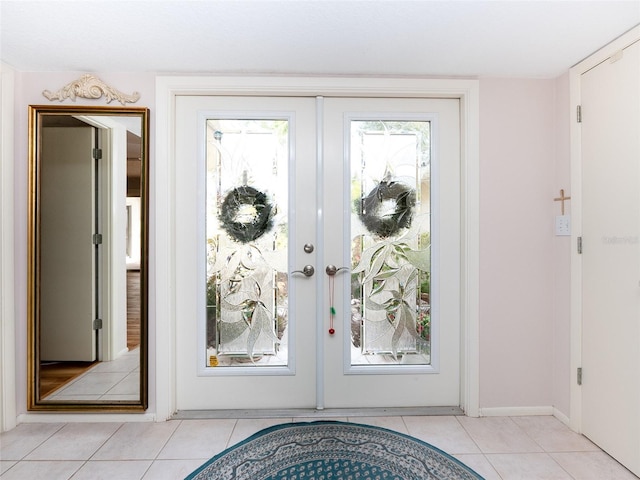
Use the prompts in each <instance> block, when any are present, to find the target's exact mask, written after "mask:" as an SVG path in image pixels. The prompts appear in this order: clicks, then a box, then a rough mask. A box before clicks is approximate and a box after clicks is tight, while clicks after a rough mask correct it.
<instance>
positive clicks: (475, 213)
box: [150, 76, 479, 420]
mask: <svg viewBox="0 0 640 480" xmlns="http://www.w3.org/2000/svg"><path fill="white" fill-rule="evenodd" d="M178 95H234V96H238V95H260V96H338V97H339V96H345V97H408V98H459V99H460V105H461V151H462V158H461V169H462V177H463V188H462V191H463V193H462V196H463V198H462V199H461V201H462V225H461V230H462V259H461V261H462V268H461V270H462V273H461V278H462V282H461V283H462V285H461V289H462V302H461V356H462V359H461V385H460V391H461V398H460V405H461V407H462V408H463V410H464V411H465V413H466V414H467V415H469V416H478V414H479V325H478V324H479V313H478V312H479V278H478V277H479V208H478V203H479V202H478V200H479V87H478V81H477V80H443V79H437V80H428V79H390V78H342V77H341V78H337V77H335V78H333V77H332V78H329V77H327V78H324V77H223V76H220V77H174V76H168V77H158V78H157V80H156V111H157V122H158V123H157V129H156V131H157V144H156V145H157V151H156V157H155V160H156V163H155V169H154V172H155V178H154V179H153V180H154V181H153V182H152V185H154V190H153V191H152V192H151V203H152V205H154V206H155V212H153V213H154V215H153V218H155V225H154V233H155V245H153V249H154V250H155V252H154V253H155V254H154V255H153V257H154V258H155V259H156V264H155V269H154V270H155V275H152V276H151V278H154V279H155V285H153V284H152V285H151V288H153V289H154V290H155V292H156V295H155V302H154V303H153V304H151V305H150V311H151V312H152V315H155V318H156V329H155V330H156V352H162V354H158V353H156V358H155V372H152V375H153V374H154V373H155V384H156V391H155V406H156V419H157V420H164V419H168V418H169V417H170V416H171V415H172V414H173V413H174V412H175V407H176V395H175V385H176V368H175V366H176V352H175V346H174V344H173V338H174V336H175V332H176V328H177V324H176V316H175V290H174V287H173V285H174V278H175V277H174V274H175V251H176V248H177V245H176V241H175V236H174V233H173V232H175V218H176V215H177V214H178V212H176V209H175V198H176V190H175V184H174V180H173V179H174V173H175V171H176V168H179V161H178V159H177V158H176V152H175V142H174V131H175V110H174V109H175V97H176V96H178ZM152 365H153V362H152Z"/></svg>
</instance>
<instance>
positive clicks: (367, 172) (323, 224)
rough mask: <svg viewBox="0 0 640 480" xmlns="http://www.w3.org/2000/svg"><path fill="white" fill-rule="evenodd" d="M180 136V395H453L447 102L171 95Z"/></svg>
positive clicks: (369, 402)
mask: <svg viewBox="0 0 640 480" xmlns="http://www.w3.org/2000/svg"><path fill="white" fill-rule="evenodd" d="M175 148H176V152H175V155H176V158H177V159H179V161H178V162H177V165H178V167H177V171H176V172H175V183H176V194H177V198H176V211H177V212H178V215H177V217H176V224H177V228H176V232H175V235H176V245H178V249H177V252H176V266H177V267H176V272H175V276H176V315H177V326H178V328H177V331H176V352H177V370H176V381H177V388H176V391H177V401H176V404H177V408H178V410H193V409H239V408H242V409H246V408H314V407H318V408H324V407H384V406H389V407H391V406H427V405H456V406H457V405H459V404H460V398H459V397H460V392H459V384H460V365H459V361H460V360H459V357H460V349H459V345H460V313H459V310H460V307H459V305H460V277H459V275H460V231H459V228H460V137H459V102H458V101H457V100H414V99H411V100H409V99H404V100H399V99H395V100H391V99H387V100H384V99H337V98H334V99H323V98H296V97H271V98H266V97H222V96H218V97H213V96H211V97H210V96H178V97H177V100H176V147H175ZM365 165H368V167H367V168H361V167H363V166H365ZM374 200H375V201H378V200H381V202H380V204H379V205H377V206H375V205H374V204H372V203H370V201H374ZM367 202H369V203H367ZM365 205H366V208H364V206H365ZM363 208H364V210H366V212H368V213H369V215H368V216H367V215H366V214H365V215H361V214H359V213H358V212H360V213H363V212H364V211H363ZM366 212H364V213H366ZM370 221H373V223H374V224H376V225H377V227H373V230H367V227H366V225H367V222H369V223H370ZM381 252H382V253H381ZM363 259H366V261H361V260H363ZM329 264H332V265H335V266H336V268H337V269H338V271H337V272H336V275H328V274H327V273H326V270H325V269H326V267H327V266H328V265H329ZM343 267H344V268H343ZM312 270H313V271H312ZM374 270H375V271H374ZM353 294H355V296H353ZM330 329H331V331H329V330H330Z"/></svg>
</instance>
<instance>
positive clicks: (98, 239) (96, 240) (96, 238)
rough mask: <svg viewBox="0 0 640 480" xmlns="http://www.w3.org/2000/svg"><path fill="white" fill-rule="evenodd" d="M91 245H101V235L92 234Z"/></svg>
mask: <svg viewBox="0 0 640 480" xmlns="http://www.w3.org/2000/svg"><path fill="white" fill-rule="evenodd" d="M93 244H94V245H102V234H101V233H94V234H93Z"/></svg>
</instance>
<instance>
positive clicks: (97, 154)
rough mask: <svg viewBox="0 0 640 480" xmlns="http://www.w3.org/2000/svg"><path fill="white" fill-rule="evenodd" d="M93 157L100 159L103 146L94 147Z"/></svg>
mask: <svg viewBox="0 0 640 480" xmlns="http://www.w3.org/2000/svg"><path fill="white" fill-rule="evenodd" d="M93 158H94V159H95V160H100V159H101V158H102V149H101V148H94V149H93Z"/></svg>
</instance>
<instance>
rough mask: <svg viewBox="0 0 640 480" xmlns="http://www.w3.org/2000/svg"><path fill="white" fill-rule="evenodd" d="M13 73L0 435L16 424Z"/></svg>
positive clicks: (0, 260)
mask: <svg viewBox="0 0 640 480" xmlns="http://www.w3.org/2000/svg"><path fill="white" fill-rule="evenodd" d="M13 98H14V73H13V70H12V69H11V68H9V67H8V66H6V65H4V64H2V65H0V105H1V110H0V140H1V143H2V150H1V151H0V179H1V182H2V185H1V186H0V364H1V365H2V366H1V367H0V432H4V431H6V430H11V429H12V428H14V427H15V426H16V424H17V422H16V416H17V405H16V330H15V329H16V322H15V296H14V293H15V289H14V284H15V276H14V273H15V272H14V260H13V258H14V256H15V250H14V239H13V235H14V229H13V221H14V196H13V195H14V178H13V172H14V167H13V165H14V156H13V121H14V108H13V107H14V100H13Z"/></svg>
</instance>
